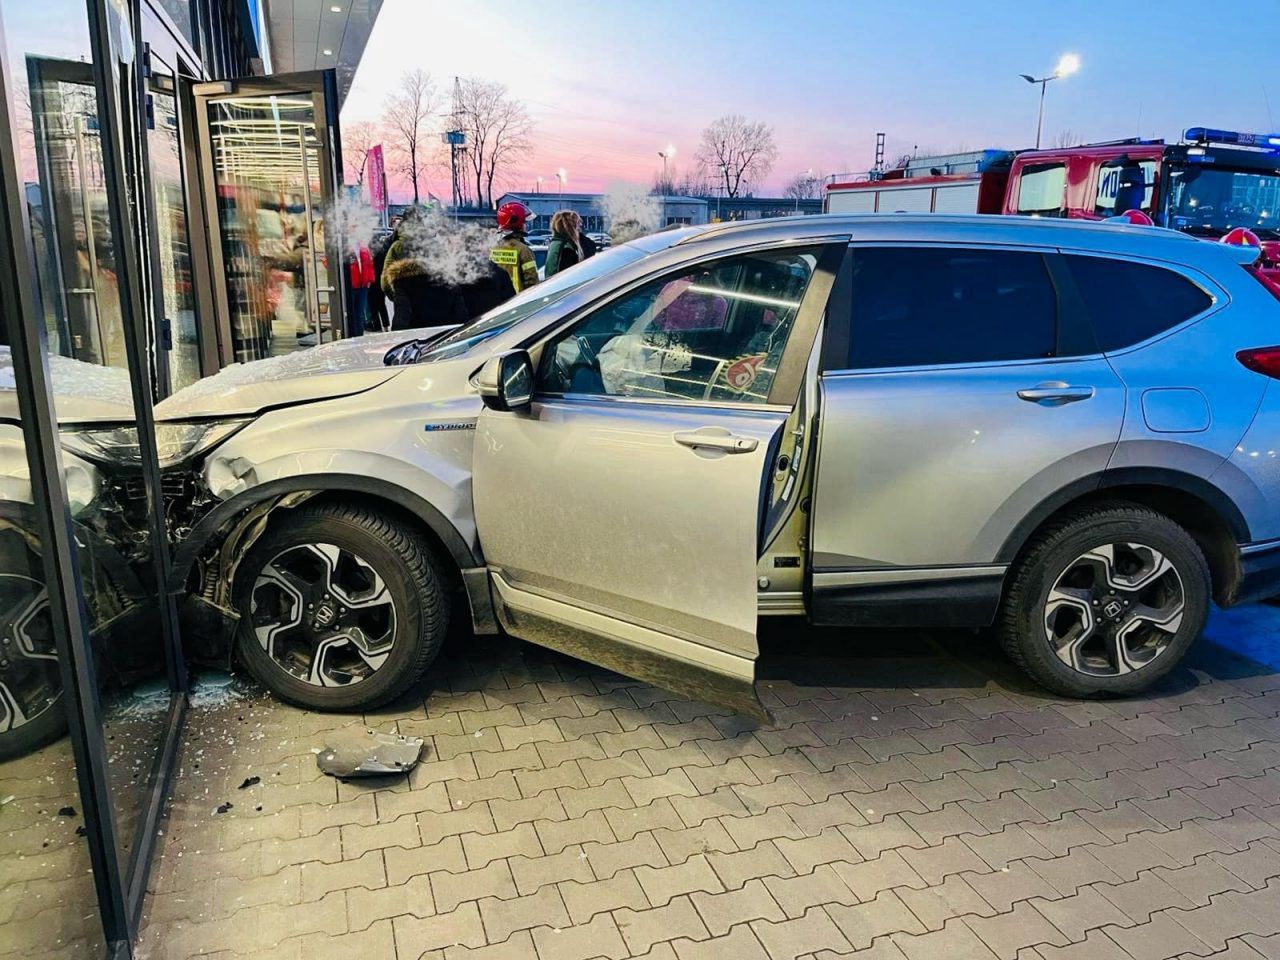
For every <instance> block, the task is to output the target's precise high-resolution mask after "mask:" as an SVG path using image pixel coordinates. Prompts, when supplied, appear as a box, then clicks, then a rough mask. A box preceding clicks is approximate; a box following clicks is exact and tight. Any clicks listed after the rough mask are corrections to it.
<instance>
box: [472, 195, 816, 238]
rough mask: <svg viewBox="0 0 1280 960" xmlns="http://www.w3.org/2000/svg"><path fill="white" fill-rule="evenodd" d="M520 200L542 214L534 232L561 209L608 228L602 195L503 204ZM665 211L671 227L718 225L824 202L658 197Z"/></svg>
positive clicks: (587, 226)
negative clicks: (717, 223) (723, 222)
mask: <svg viewBox="0 0 1280 960" xmlns="http://www.w3.org/2000/svg"><path fill="white" fill-rule="evenodd" d="M509 200H519V201H520V202H521V203H523V204H524V205H525V206H526V207H528V208H529V209H530V210H532V211H533V212H534V213H536V214H537V215H538V219H537V220H535V221H534V225H535V226H534V229H549V228H550V224H551V216H552V214H554V213H555V212H556V211H557V210H573V211H575V212H576V213H577V214H578V216H580V217H582V224H583V229H584V230H586V231H587V232H589V233H594V232H596V231H602V230H605V229H606V224H605V195H604V194H602V193H536V192H535V193H524V192H521V193H504V194H503V195H502V196H501V197H499V198H498V199H497V203H498V204H499V205H501V204H504V203H506V202H507V201H509ZM653 200H654V203H656V204H658V205H659V206H660V208H661V212H660V215H659V221H660V223H661V225H662V226H664V227H669V226H675V225H681V224H695V225H696V224H703V223H715V222H717V221H718V220H760V219H762V218H764V217H791V216H795V215H796V214H814V213H821V212H822V200H821V199H814V200H799V201H797V200H788V199H787V198H785V197H732V198H730V197H683V196H666V197H661V196H659V197H654V198H653Z"/></svg>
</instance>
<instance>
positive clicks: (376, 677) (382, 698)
mask: <svg viewBox="0 0 1280 960" xmlns="http://www.w3.org/2000/svg"><path fill="white" fill-rule="evenodd" d="M309 544H332V545H335V546H337V547H338V548H340V549H342V550H346V551H350V552H351V553H352V554H354V555H355V556H356V557H358V558H359V559H360V560H362V561H363V562H364V563H365V564H367V565H368V567H369V568H371V569H372V570H373V571H375V572H376V574H377V575H378V576H380V577H381V578H382V580H383V582H384V583H385V585H386V589H387V592H388V594H389V596H390V599H391V602H392V604H394V610H395V617H396V619H395V626H394V639H393V642H392V644H391V647H390V652H389V653H388V654H387V656H386V659H385V662H383V663H382V664H381V666H379V667H377V668H376V669H374V670H373V672H372V673H370V674H369V675H368V676H366V677H364V678H363V679H360V680H359V681H358V682H352V683H347V684H346V685H343V686H329V687H325V686H318V685H316V684H314V683H310V682H308V681H307V680H306V679H301V678H299V677H298V676H295V675H294V674H292V673H290V672H289V670H288V669H286V668H285V667H284V666H282V665H281V664H280V663H278V662H277V661H276V660H274V659H272V657H271V656H269V655H268V653H267V651H266V649H265V648H264V647H263V645H262V643H260V642H259V641H258V638H257V635H256V633H255V631H254V627H253V592H254V585H255V583H256V582H257V579H258V577H259V575H260V574H261V573H262V571H263V570H264V568H265V567H266V565H267V564H269V563H271V562H272V561H273V559H275V558H278V557H279V556H280V555H281V554H282V553H283V552H285V551H288V550H290V549H291V548H295V547H300V546H306V545H309ZM235 600H236V606H237V609H239V611H240V615H241V621H240V630H239V632H238V634H237V640H236V651H237V654H238V656H239V659H240V660H241V662H242V663H243V664H244V665H245V667H247V668H248V670H249V672H250V673H252V674H253V676H254V677H255V678H256V679H257V680H258V681H259V682H260V683H262V685H263V686H265V687H266V688H267V689H269V690H270V691H271V692H272V693H274V694H275V695H276V696H277V697H279V698H280V699H281V700H284V701H286V702H288V703H292V704H294V705H296V706H300V707H306V708H308V709H311V710H322V711H335V712H343V711H353V712H358V711H363V710H369V709H373V708H375V707H378V706H381V705H382V704H385V703H387V702H388V701H391V700H394V699H395V698H396V697H398V696H400V695H401V694H403V693H404V692H405V691H406V690H408V689H409V688H410V687H412V686H413V685H414V684H415V683H417V682H418V681H419V680H420V679H421V678H422V676H423V675H424V674H425V673H426V671H427V668H428V667H429V666H430V665H431V662H432V661H433V660H434V659H435V657H436V654H437V653H438V652H439V651H440V646H441V644H442V642H443V641H444V637H445V634H446V633H447V632H448V629H449V602H448V597H447V596H446V591H445V588H444V582H443V577H442V574H441V571H440V569H439V567H438V566H437V561H436V557H435V555H434V553H433V551H432V549H431V546H430V544H429V543H428V541H427V540H426V539H425V538H424V537H423V536H422V535H421V534H420V533H419V532H418V531H416V530H413V529H412V528H409V527H407V526H406V525H405V524H404V523H402V522H399V521H396V520H392V519H390V518H388V517H387V516H385V515H383V514H381V513H378V512H376V511H374V510H370V509H367V508H365V507H362V506H358V505H354V504H345V503H337V504H318V505H315V506H306V505H304V506H302V507H298V508H296V510H293V511H289V512H288V513H284V514H283V515H282V516H281V517H280V519H279V521H278V522H277V523H276V524H275V525H273V526H272V527H271V528H270V529H269V530H268V531H267V532H266V533H265V534H263V536H262V537H261V539H259V540H258V542H257V543H255V544H254V545H253V547H252V549H250V551H249V553H248V554H247V555H246V557H245V559H244V562H243V563H242V564H241V565H240V571H239V572H238V574H237V576H236V584H235Z"/></svg>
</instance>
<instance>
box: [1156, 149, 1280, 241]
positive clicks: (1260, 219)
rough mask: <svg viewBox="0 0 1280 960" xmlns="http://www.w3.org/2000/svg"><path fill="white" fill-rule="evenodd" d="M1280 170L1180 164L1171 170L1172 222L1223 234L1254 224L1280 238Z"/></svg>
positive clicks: (1178, 226) (1184, 227)
mask: <svg viewBox="0 0 1280 960" xmlns="http://www.w3.org/2000/svg"><path fill="white" fill-rule="evenodd" d="M1278 208H1280V171H1277V172H1276V173H1274V174H1265V173H1257V172H1254V171H1245V170H1224V169H1220V168H1219V169H1210V168H1207V167H1199V166H1194V167H1193V166H1188V167H1174V168H1173V169H1172V170H1170V171H1169V218H1168V221H1167V222H1168V225H1169V226H1171V227H1173V228H1174V229H1175V230H1185V231H1186V232H1188V233H1206V234H1212V235H1221V234H1224V233H1226V232H1227V231H1228V230H1231V229H1233V228H1235V227H1248V228H1249V229H1251V230H1254V231H1256V232H1257V233H1258V234H1260V235H1262V236H1264V237H1265V238H1267V239H1280V217H1278V216H1277V209H1278Z"/></svg>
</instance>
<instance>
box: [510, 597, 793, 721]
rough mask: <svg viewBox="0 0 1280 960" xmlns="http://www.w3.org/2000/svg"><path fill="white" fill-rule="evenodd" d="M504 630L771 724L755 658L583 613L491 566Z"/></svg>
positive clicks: (596, 614)
mask: <svg viewBox="0 0 1280 960" xmlns="http://www.w3.org/2000/svg"><path fill="white" fill-rule="evenodd" d="M491 574H492V577H493V586H494V594H495V596H494V599H495V600H496V601H497V603H496V607H497V614H498V619H499V622H500V623H501V624H502V626H503V628H504V629H505V630H506V631H507V632H508V633H511V634H513V635H514V636H517V637H519V638H520V639H522V640H528V641H529V642H530V643H536V644H538V645H539V646H543V647H548V648H550V649H552V650H558V651H560V652H561V653H566V654H568V655H569V656H571V657H577V658H578V659H580V660H586V661H588V662H589V663H594V664H596V665H597V666H600V667H604V668H605V669H606V670H612V671H614V672H615V673H620V674H622V675H624V676H628V677H632V678H634V679H636V680H641V681H644V682H645V683H651V684H653V685H654V686H658V687H662V688H663V689H665V690H670V691H672V692H674V693H678V694H680V695H682V696H686V697H690V698H693V699H697V700H705V701H706V702H708V703H713V704H716V705H718V706H722V707H727V708H729V709H730V710H733V711H734V712H735V713H740V714H743V715H744V716H748V717H751V718H753V719H755V720H759V721H760V722H762V723H768V722H770V720H771V717H770V716H769V711H768V710H767V709H766V708H765V706H764V704H763V703H761V702H760V698H759V696H758V695H757V694H756V689H755V673H756V671H755V660H754V659H748V658H747V657H738V656H734V655H733V654H731V653H725V652H724V651H723V650H717V649H715V648H713V647H709V646H705V645H703V644H700V643H694V642H693V641H690V640H683V639H681V638H679V637H673V636H671V635H670V634H666V633H661V632H659V631H657V630H651V629H649V628H647V627H641V626H637V625H635V624H632V623H627V622H625V621H622V620H618V619H616V618H614V617H609V616H606V615H604V614H601V613H596V612H594V611H591V610H584V609H582V608H581V607H576V606H574V605H572V604H569V603H564V602H563V601H560V600H554V599H552V598H550V597H547V596H544V595H543V594H540V593H531V592H529V591H527V590H522V589H521V588H520V587H517V586H515V585H513V584H511V583H509V582H508V581H507V580H505V579H504V578H503V576H502V574H501V573H499V572H497V571H491Z"/></svg>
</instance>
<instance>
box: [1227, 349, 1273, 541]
mask: <svg viewBox="0 0 1280 960" xmlns="http://www.w3.org/2000/svg"><path fill="white" fill-rule="evenodd" d="M1277 339H1280V337H1278V338H1277ZM1259 379H1262V377H1260V376H1259ZM1265 390H1266V393H1265V395H1264V397H1263V400H1262V404H1261V406H1260V407H1259V409H1258V415H1257V416H1256V417H1255V418H1254V420H1253V423H1252V425H1251V426H1250V427H1249V431H1248V433H1246V434H1245V435H1244V437H1243V438H1242V439H1241V440H1240V442H1239V443H1238V444H1236V446H1235V448H1234V449H1233V450H1232V451H1231V455H1230V456H1229V457H1228V458H1227V461H1226V463H1224V464H1222V465H1221V466H1220V467H1219V468H1218V469H1217V471H1216V472H1215V473H1214V476H1213V479H1214V480H1215V481H1216V482H1218V483H1219V484H1222V483H1223V482H1224V481H1234V483H1235V485H1236V486H1238V487H1239V488H1240V489H1241V492H1242V494H1244V496H1237V497H1236V498H1234V499H1236V501H1237V503H1239V504H1240V508H1241V510H1242V511H1243V512H1244V514H1245V518H1246V521H1247V522H1248V524H1249V538H1250V540H1252V541H1255V542H1257V541H1262V540H1275V539H1278V538H1280V384H1277V383H1275V382H1274V381H1266V386H1265ZM1246 497H1247V499H1246Z"/></svg>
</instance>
